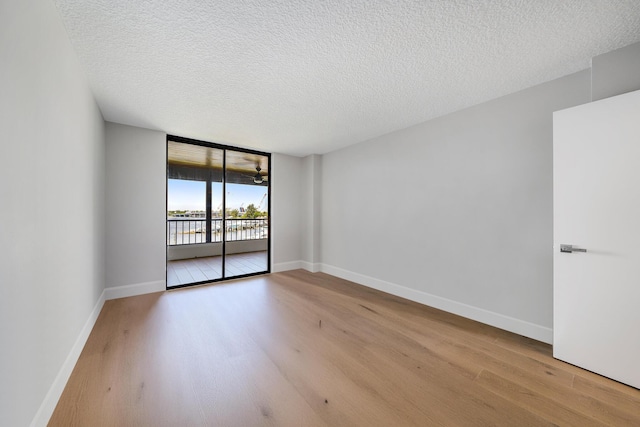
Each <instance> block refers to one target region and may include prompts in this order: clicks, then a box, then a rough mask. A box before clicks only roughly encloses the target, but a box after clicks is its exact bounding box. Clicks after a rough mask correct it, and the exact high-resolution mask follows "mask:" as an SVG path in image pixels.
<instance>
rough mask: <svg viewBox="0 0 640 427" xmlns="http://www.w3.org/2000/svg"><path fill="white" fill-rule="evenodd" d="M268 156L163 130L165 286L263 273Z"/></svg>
mask: <svg viewBox="0 0 640 427" xmlns="http://www.w3.org/2000/svg"><path fill="white" fill-rule="evenodd" d="M269 170H270V155H269V154H267V153H259V152H255V151H251V150H242V149H235V148H230V147H226V146H222V145H217V144H210V143H206V142H202V141H193V140H188V139H185V138H180V137H173V136H169V137H167V288H175V287H182V286H188V285H193V284H202V283H207V282H213V281H218V280H223V279H225V278H230V277H242V276H249V275H254V274H261V273H268V272H269V260H270V257H269V247H270V245H269V189H270V186H269Z"/></svg>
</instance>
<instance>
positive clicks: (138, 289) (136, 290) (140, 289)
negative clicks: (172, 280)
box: [104, 280, 167, 300]
mask: <svg viewBox="0 0 640 427" xmlns="http://www.w3.org/2000/svg"><path fill="white" fill-rule="evenodd" d="M166 290H167V284H166V283H165V281H164V280H156V281H154V282H144V283H135V284H133V285H125V286H113V287H107V288H105V290H104V294H105V299H106V300H110V299H116V298H125V297H133V296H136V295H143V294H150V293H152V292H163V291H166Z"/></svg>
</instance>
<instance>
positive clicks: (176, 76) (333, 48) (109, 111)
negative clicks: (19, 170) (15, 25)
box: [53, 0, 640, 156]
mask: <svg viewBox="0 0 640 427" xmlns="http://www.w3.org/2000/svg"><path fill="white" fill-rule="evenodd" d="M53 1H54V3H55V4H56V5H57V7H58V9H59V11H60V14H61V16H62V19H63V21H64V24H65V26H66V28H67V32H68V34H69V37H70V39H71V41H72V44H73V46H74V47H75V50H76V51H77V53H78V56H79V57H80V59H81V61H82V63H83V64H84V67H85V69H86V71H87V75H88V77H89V81H90V84H91V87H92V90H93V92H94V94H95V97H96V99H97V101H98V103H99V105H100V108H101V110H102V113H103V115H104V117H105V119H106V120H108V121H112V122H117V123H123V124H129V125H133V126H138V127H143V128H149V129H155V130H161V131H164V132H167V133H170V134H176V135H182V136H185V137H192V138H196V139H201V140H208V141H215V142H219V143H227V144H231V145H236V146H244V147H249V148H254V149H259V150H263V151H269V152H280V153H284V154H290V155H298V156H305V155H308V154H312V153H318V154H323V153H327V152H330V151H332V150H335V149H338V148H341V147H345V146H347V145H350V144H354V143H358V142H361V141H365V140H368V139H371V138H374V137H377V136H379V135H382V134H387V133H389V132H391V131H394V130H398V129H402V128H406V127H408V126H411V125H415V124H417V123H421V122H424V121H426V120H428V119H432V118H434V117H439V116H443V115H445V114H447V113H450V112H453V111H458V110H460V109H463V108H466V107H469V106H472V105H477V104H479V103H481V102H484V101H487V100H490V99H495V98H497V97H499V96H502V95H506V94H509V93H513V92H516V91H519V90H522V89H525V88H527V87H531V86H534V85H536V84H539V83H542V82H546V81H550V80H553V79H556V78H558V77H562V76H565V75H568V74H571V73H574V72H577V71H580V70H584V69H587V68H589V66H590V60H591V58H592V57H594V56H597V55H599V54H602V53H604V52H608V51H611V50H613V49H617V48H620V47H622V46H626V45H629V44H631V43H634V42H637V41H640V2H638V1H637V0H611V1H606V2H603V1H598V0H570V1H563V2H558V1H555V0H538V1H530V0H500V1H488V0H483V1H478V0H452V1H446V2H444V1H424V0H405V1H398V2H389V1H382V0H351V1H342V0H328V1H322V2H318V1H312V0H297V1H287V2H272V1H268V0H244V1H222V2H201V1H195V0H180V1H173V2H166V1H162V0H144V1H143V0H53Z"/></svg>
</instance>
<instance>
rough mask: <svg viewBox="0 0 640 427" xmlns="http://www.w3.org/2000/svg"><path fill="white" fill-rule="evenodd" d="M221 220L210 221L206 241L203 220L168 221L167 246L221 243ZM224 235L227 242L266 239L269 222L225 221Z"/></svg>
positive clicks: (250, 220) (205, 229)
mask: <svg viewBox="0 0 640 427" xmlns="http://www.w3.org/2000/svg"><path fill="white" fill-rule="evenodd" d="M222 227H223V225H222V219H212V220H211V240H207V220H204V219H190V218H185V219H182V218H180V219H168V220H167V245H169V246H177V245H194V244H200V243H215V242H221V241H222ZM225 228H226V231H225V233H224V235H225V240H226V241H227V242H235V241H240V240H257V239H266V238H267V237H268V235H269V220H268V219H266V218H256V219H246V218H242V219H236V218H232V219H227V220H226V221H225Z"/></svg>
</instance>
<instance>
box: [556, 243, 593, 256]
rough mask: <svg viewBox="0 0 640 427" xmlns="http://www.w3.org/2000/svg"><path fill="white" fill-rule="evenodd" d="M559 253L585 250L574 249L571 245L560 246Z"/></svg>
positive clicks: (582, 250)
mask: <svg viewBox="0 0 640 427" xmlns="http://www.w3.org/2000/svg"><path fill="white" fill-rule="evenodd" d="M560 252H566V253H569V254H570V253H573V252H587V250H586V249H580V248H574V247H573V245H560Z"/></svg>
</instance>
